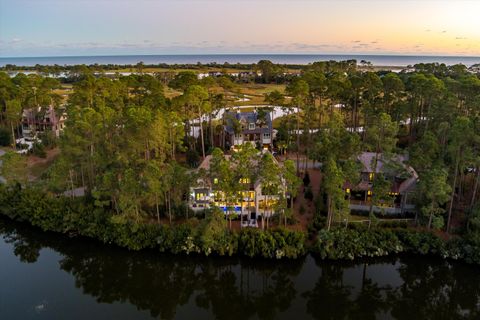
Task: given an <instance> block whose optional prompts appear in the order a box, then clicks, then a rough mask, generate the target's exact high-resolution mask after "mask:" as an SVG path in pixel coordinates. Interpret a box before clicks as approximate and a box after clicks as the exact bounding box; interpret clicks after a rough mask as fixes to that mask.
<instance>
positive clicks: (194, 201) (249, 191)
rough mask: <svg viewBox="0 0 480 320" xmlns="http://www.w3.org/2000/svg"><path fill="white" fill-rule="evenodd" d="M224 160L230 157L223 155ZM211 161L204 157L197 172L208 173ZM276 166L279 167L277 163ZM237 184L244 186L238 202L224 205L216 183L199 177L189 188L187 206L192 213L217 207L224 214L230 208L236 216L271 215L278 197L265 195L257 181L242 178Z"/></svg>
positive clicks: (223, 197)
mask: <svg viewBox="0 0 480 320" xmlns="http://www.w3.org/2000/svg"><path fill="white" fill-rule="evenodd" d="M263 152H269V151H263ZM225 158H226V159H227V160H230V159H231V156H230V155H225ZM211 159H212V156H211V155H208V156H206V157H205V160H203V162H202V163H201V164H200V166H199V167H198V169H197V170H198V172H208V171H209V170H210V161H211ZM275 162H276V160H275ZM276 164H277V165H279V164H278V162H276ZM282 181H283V179H282ZM239 183H243V184H245V188H244V191H242V192H240V193H239V196H238V198H237V199H238V200H236V201H235V202H234V203H226V202H225V196H224V193H223V191H222V190H221V189H219V188H218V181H215V180H214V181H212V180H211V179H210V178H208V177H207V176H203V177H200V178H198V180H197V181H196V184H195V186H193V187H191V188H190V198H189V206H190V208H191V209H192V210H194V211H199V210H204V209H208V208H211V207H218V208H220V209H221V210H223V211H224V212H225V213H226V212H227V211H228V210H230V211H232V208H233V209H234V211H235V213H236V214H243V215H247V214H254V215H255V216H259V215H263V214H266V213H267V214H268V213H272V208H273V205H274V203H276V202H277V201H278V195H269V194H266V193H265V191H264V190H263V189H262V183H261V182H260V181H259V180H258V179H257V180H255V181H250V179H248V178H244V179H240V181H239ZM284 189H285V186H284ZM229 208H230V209H229Z"/></svg>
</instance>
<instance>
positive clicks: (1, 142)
mask: <svg viewBox="0 0 480 320" xmlns="http://www.w3.org/2000/svg"><path fill="white" fill-rule="evenodd" d="M11 144H12V134H11V133H10V130H8V129H7V128H0V146H2V147H7V146H9V145H11Z"/></svg>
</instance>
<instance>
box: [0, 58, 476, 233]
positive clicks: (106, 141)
mask: <svg viewBox="0 0 480 320" xmlns="http://www.w3.org/2000/svg"><path fill="white" fill-rule="evenodd" d="M124 67H126V68H131V70H132V71H133V73H132V74H130V75H128V76H124V75H121V74H116V75H114V76H112V75H106V74H104V73H103V72H104V71H106V70H118V69H119V66H109V65H107V66H98V65H95V66H71V67H67V66H65V67H61V66H35V67H33V68H23V67H21V68H20V67H16V66H5V67H4V68H3V69H4V70H36V71H38V72H39V74H29V75H25V74H23V73H18V74H16V75H14V76H12V77H10V76H9V75H8V74H7V73H5V72H0V126H1V129H0V143H2V144H3V145H5V146H8V145H13V146H15V138H18V137H20V136H21V122H22V112H23V111H24V110H26V109H30V108H38V107H41V106H46V105H51V106H54V108H55V110H58V112H62V113H63V112H64V113H65V114H66V119H67V120H66V123H65V129H64V130H63V133H62V134H61V135H60V138H59V139H58V140H56V141H54V142H52V141H51V140H52V139H49V138H48V137H43V139H42V143H43V142H45V141H50V143H49V145H47V146H44V147H46V148H47V149H48V148H52V147H55V145H58V146H59V148H60V153H59V156H58V157H56V158H55V160H54V161H53V162H52V164H51V166H49V168H48V169H47V170H46V171H45V172H43V174H42V175H41V177H39V178H38V179H33V180H34V181H32V179H31V177H30V178H29V177H28V175H29V173H28V172H26V171H25V170H23V171H22V168H24V169H25V166H21V165H19V163H20V162H21V161H24V160H22V158H24V157H23V156H19V155H13V154H9V155H8V156H7V158H5V160H4V165H3V167H2V169H1V172H2V175H3V176H4V177H5V178H6V179H7V183H8V184H12V183H18V182H19V183H23V184H25V183H27V182H26V181H30V182H28V183H29V184H31V185H35V186H37V187H39V188H41V189H42V190H44V191H45V190H47V191H48V192H50V193H52V194H62V193H63V192H64V191H65V190H71V191H72V194H73V192H74V189H76V188H82V189H83V190H85V193H86V200H85V201H88V202H89V203H91V204H93V205H94V206H96V207H101V208H105V209H106V210H111V213H112V215H114V216H116V217H122V219H133V220H135V221H140V220H142V219H150V218H152V219H158V220H160V217H165V218H168V220H169V221H170V222H171V221H172V219H173V220H174V219H175V218H179V219H183V218H187V219H188V217H189V214H190V212H189V209H188V207H187V203H186V199H187V197H188V194H189V188H190V186H191V185H192V183H193V182H194V181H195V180H196V178H197V176H196V175H198V172H195V171H193V170H191V169H192V168H194V167H196V166H197V165H198V164H199V163H200V161H201V160H202V159H203V158H205V156H206V155H208V154H211V153H212V152H213V151H214V150H215V149H216V148H219V149H225V148H226V147H225V142H224V141H225V137H224V130H223V126H224V123H222V121H223V120H222V119H221V120H218V118H216V115H217V114H218V112H219V111H220V110H221V109H222V108H232V107H234V106H235V100H234V99H232V97H235V96H237V95H239V94H240V93H241V88H242V86H245V85H249V84H277V85H282V86H278V87H275V90H270V91H268V92H264V93H262V94H263V95H264V97H262V99H263V104H264V105H265V109H264V110H263V109H262V108H260V109H259V110H263V111H261V112H265V110H266V112H271V111H272V108H271V107H272V106H277V107H280V108H282V109H283V110H284V116H282V117H280V118H279V119H274V128H275V129H276V130H277V134H276V139H275V141H274V150H276V151H279V152H281V153H284V152H285V151H287V153H293V154H296V156H297V158H296V165H297V171H299V170H300V169H299V155H306V158H307V157H308V158H309V159H311V160H312V161H317V162H320V163H321V164H322V166H321V171H322V177H323V178H322V180H323V181H322V185H321V188H320V194H319V195H315V197H317V198H318V199H320V200H319V201H317V202H319V203H320V204H318V207H319V209H318V211H319V212H320V213H322V212H323V213H324V214H326V216H327V220H326V221H327V222H326V227H327V228H330V226H331V225H332V223H333V222H334V221H335V220H338V219H340V218H341V217H343V216H345V215H348V214H349V209H348V203H347V201H348V199H346V197H345V193H344V190H343V189H342V186H343V182H344V181H345V180H346V179H350V180H355V179H358V177H356V175H358V173H357V172H358V168H356V167H355V163H354V161H353V159H354V158H355V156H356V155H358V154H359V152H361V151H370V152H374V153H375V154H377V155H380V154H382V155H393V154H408V156H409V160H408V161H409V164H410V165H411V166H412V167H414V168H415V170H416V171H417V172H418V174H419V184H418V192H416V199H415V201H416V203H417V208H418V216H417V218H416V223H418V224H419V225H423V226H426V227H427V228H436V229H443V230H445V231H447V232H451V231H454V232H462V231H461V230H467V229H468V230H475V229H477V228H478V227H479V223H478V221H479V219H480V218H479V217H480V203H479V196H478V188H479V181H480V150H479V149H480V117H479V116H480V76H479V74H476V73H474V72H472V71H471V70H469V69H468V68H467V67H465V66H464V65H454V66H446V65H444V64H418V65H415V66H414V67H412V68H407V69H405V70H404V71H402V72H389V71H385V70H383V71H375V70H373V68H372V67H371V66H369V65H368V64H366V63H363V64H362V65H361V66H359V65H358V64H357V63H356V61H353V60H352V61H342V62H335V61H327V62H316V63H313V64H310V65H307V66H284V65H276V64H273V63H272V62H270V61H260V62H259V63H258V64H255V65H230V64H227V65H225V64H224V65H201V66H200V65H188V66H180V67H179V66H166V65H165V66H163V65H161V66H159V65H156V66H145V65H143V63H139V64H137V65H135V66H124ZM148 67H161V68H165V69H167V68H169V69H172V70H173V69H174V68H175V69H185V70H183V71H180V72H177V71H175V72H174V71H168V70H166V71H165V70H163V71H159V72H147V71H146V69H147V68H148ZM211 67H213V68H216V70H220V71H217V72H216V73H215V74H211V75H210V76H205V77H199V76H198V72H200V71H202V70H207V71H208V68H211ZM196 68H197V70H200V71H195V70H194V69H196ZM192 69H193V70H192ZM226 69H229V70H226ZM231 69H237V70H238V71H237V72H236V73H233V72H232V71H231ZM293 69H294V70H296V71H295V72H293V71H292V70H293ZM243 71H245V72H243ZM62 72H65V73H64V74H63V75H61V76H59V77H58V78H50V77H46V76H43V75H41V74H56V75H60V74H61V73H62ZM242 72H243V73H242ZM66 85H68V87H65V86H66ZM170 91H173V92H174V93H175V94H174V95H168V94H167V93H166V92H170ZM199 119H201V121H199ZM192 130H193V131H195V130H197V131H198V132H199V134H198V135H197V136H195V135H192V134H191V133H192ZM225 151H228V150H225ZM375 159H377V157H376V158H375ZM305 161H306V160H305ZM374 165H375V166H376V162H375V164H374ZM291 166H292V164H288V165H287V166H285V167H288V168H289V169H290V171H289V173H290V174H291ZM232 170H234V169H232ZM12 172H15V174H12ZM204 174H208V173H204ZM287 175H288V173H287ZM293 176H295V174H293ZM385 183H386V182H385V179H384V178H383V177H382V176H381V175H380V174H379V175H378V176H377V177H375V179H374V181H373V188H374V190H375V192H374V194H375V196H374V197H373V199H372V206H373V205H374V204H375V203H381V202H382V201H385V199H387V198H388V197H387V195H386V193H387V190H388V188H387V187H386V186H385ZM287 184H288V186H287V187H288V188H289V190H290V191H289V192H290V194H295V193H296V191H294V190H293V189H296V188H298V181H296V179H294V178H293V177H292V178H291V179H289V180H288V181H287ZM232 188H234V187H232ZM281 210H283V211H284V210H286V208H281ZM283 211H282V212H283ZM370 214H372V212H370ZM116 219H118V218H116ZM453 227H454V229H455V230H452V228H453Z"/></svg>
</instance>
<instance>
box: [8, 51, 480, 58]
mask: <svg viewBox="0 0 480 320" xmlns="http://www.w3.org/2000/svg"><path fill="white" fill-rule="evenodd" d="M131 56H146V57H147V56H391V57H452V58H480V55H455V54H432V53H430V54H428V53H425V54H412V53H406V54H402V53H278V52H276V53H160V54H156V53H148V54H92V55H36V56H0V59H29V58H75V57H131Z"/></svg>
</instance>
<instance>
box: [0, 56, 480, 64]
mask: <svg viewBox="0 0 480 320" xmlns="http://www.w3.org/2000/svg"><path fill="white" fill-rule="evenodd" d="M264 59H267V60H271V61H272V62H274V63H282V64H309V63H312V62H315V61H328V60H336V61H342V60H351V59H355V60H357V61H358V62H360V61H361V60H366V61H370V62H371V63H372V64H374V65H377V66H407V65H414V64H416V63H430V62H438V63H445V64H446V65H453V64H458V63H462V64H464V65H466V66H471V65H472V64H476V63H480V57H467V56H420V55H419V56H413V55H358V54H357V55H355V54H203V55H202V54H191V55H181V54H179V55H117V56H64V57H11V58H10V57H0V66H4V65H6V64H14V65H17V66H34V65H36V64H40V65H54V64H58V65H76V64H95V63H98V64H136V63H138V62H140V61H143V62H144V63H145V64H159V63H168V64H187V63H190V64H194V63H197V62H201V63H214V62H215V63H218V64H223V63H225V62H228V63H230V64H235V63H257V62H258V61H259V60H264Z"/></svg>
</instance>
